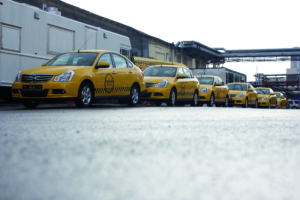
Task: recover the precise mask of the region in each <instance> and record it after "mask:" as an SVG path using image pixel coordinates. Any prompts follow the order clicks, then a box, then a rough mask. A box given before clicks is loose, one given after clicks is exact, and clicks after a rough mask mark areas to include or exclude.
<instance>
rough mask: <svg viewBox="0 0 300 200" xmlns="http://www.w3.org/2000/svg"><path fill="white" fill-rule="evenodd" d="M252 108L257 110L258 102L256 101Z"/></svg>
mask: <svg viewBox="0 0 300 200" xmlns="http://www.w3.org/2000/svg"><path fill="white" fill-rule="evenodd" d="M251 108H257V100H255V104H254V106H251Z"/></svg>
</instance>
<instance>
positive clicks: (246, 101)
mask: <svg viewBox="0 0 300 200" xmlns="http://www.w3.org/2000/svg"><path fill="white" fill-rule="evenodd" d="M243 107H244V108H248V99H246V100H245V105H244V106H243Z"/></svg>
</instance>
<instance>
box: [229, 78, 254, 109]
mask: <svg viewBox="0 0 300 200" xmlns="http://www.w3.org/2000/svg"><path fill="white" fill-rule="evenodd" d="M227 86H228V89H229V106H230V107H232V106H233V105H241V106H243V107H244V108H248V106H249V105H251V107H252V108H257V106H258V102H257V101H258V99H257V92H256V90H255V89H254V87H253V86H252V85H251V84H250V83H228V84H227Z"/></svg>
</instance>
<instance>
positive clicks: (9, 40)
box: [1, 24, 21, 52]
mask: <svg viewBox="0 0 300 200" xmlns="http://www.w3.org/2000/svg"><path fill="white" fill-rule="evenodd" d="M1 30H2V34H1V35H2V37H1V44H2V45H1V49H4V50H9V51H16V52H20V51H21V28H19V27H15V26H10V25H6V24H2V29H1Z"/></svg>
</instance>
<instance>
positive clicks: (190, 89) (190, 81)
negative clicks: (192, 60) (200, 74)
mask: <svg viewBox="0 0 300 200" xmlns="http://www.w3.org/2000/svg"><path fill="white" fill-rule="evenodd" d="M183 70H184V74H185V75H186V78H185V83H186V88H187V93H186V98H188V99H193V95H194V91H195V90H194V88H195V86H194V85H195V79H194V78H193V75H192V73H191V72H190V71H189V70H188V69H185V68H184V69H183ZM196 84H197V83H196Z"/></svg>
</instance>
